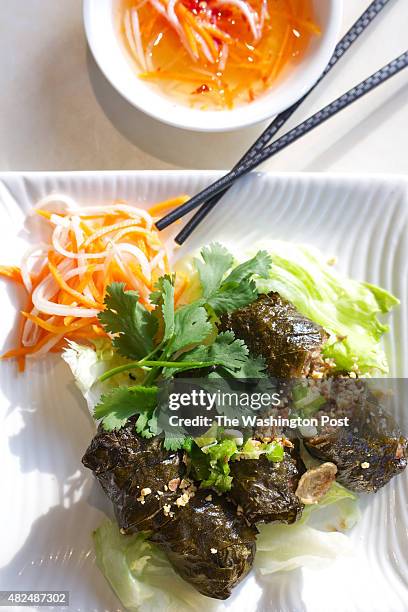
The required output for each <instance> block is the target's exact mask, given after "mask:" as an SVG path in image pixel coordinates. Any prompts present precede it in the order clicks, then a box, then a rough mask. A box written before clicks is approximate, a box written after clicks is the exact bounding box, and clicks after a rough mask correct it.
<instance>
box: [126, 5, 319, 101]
mask: <svg viewBox="0 0 408 612" xmlns="http://www.w3.org/2000/svg"><path fill="white" fill-rule="evenodd" d="M119 29H120V36H121V38H122V40H123V43H124V45H125V47H126V50H127V53H128V54H129V55H130V57H131V59H132V61H133V62H134V64H135V76H138V77H139V78H141V79H144V80H146V81H150V82H151V83H152V84H154V85H155V86H156V87H158V88H159V90H160V91H161V92H162V93H163V94H165V95H167V96H171V97H173V98H174V99H175V100H177V102H178V103H182V104H185V105H186V106H189V107H195V108H199V109H202V110H223V109H231V108H234V107H235V106H239V105H243V104H248V103H251V102H253V101H254V100H255V99H256V98H257V97H259V96H260V95H262V94H263V93H264V92H266V91H267V90H269V89H270V88H271V87H272V86H273V85H274V84H275V83H276V82H277V81H278V80H279V79H280V78H282V75H284V74H285V73H287V71H288V70H290V69H291V68H292V67H293V66H294V65H296V63H298V62H299V61H300V60H301V59H302V57H303V56H304V55H305V53H306V52H307V49H308V46H309V43H310V41H311V39H312V38H313V37H314V36H319V34H320V29H319V27H318V24H317V23H316V19H315V14H314V9H313V1H312V0H250V1H246V0H119Z"/></svg>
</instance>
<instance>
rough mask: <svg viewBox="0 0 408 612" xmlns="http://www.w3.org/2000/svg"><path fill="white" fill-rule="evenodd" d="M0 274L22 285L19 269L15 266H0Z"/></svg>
mask: <svg viewBox="0 0 408 612" xmlns="http://www.w3.org/2000/svg"><path fill="white" fill-rule="evenodd" d="M0 276H4V278H7V279H9V280H12V281H14V282H16V283H20V284H21V285H23V284H24V283H23V278H22V276H21V270H20V268H18V267H17V266H0Z"/></svg>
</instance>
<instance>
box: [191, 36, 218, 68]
mask: <svg viewBox="0 0 408 612" xmlns="http://www.w3.org/2000/svg"><path fill="white" fill-rule="evenodd" d="M193 34H194V38H195V39H196V41H197V42H198V44H199V45H200V47H201V49H202V50H203V53H204V55H205V57H206V59H207V60H208V61H209V62H210V64H213V63H214V58H213V56H212V55H211V52H210V50H209V48H208V46H207V43H206V42H205V40H204V38H203V37H202V36H200V34H198V32H195V31H194V32H193Z"/></svg>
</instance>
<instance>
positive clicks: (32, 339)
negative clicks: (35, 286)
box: [21, 308, 40, 346]
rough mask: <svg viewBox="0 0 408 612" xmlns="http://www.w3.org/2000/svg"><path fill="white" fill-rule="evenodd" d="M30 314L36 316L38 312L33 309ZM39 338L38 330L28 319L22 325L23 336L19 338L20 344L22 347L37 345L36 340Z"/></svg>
mask: <svg viewBox="0 0 408 612" xmlns="http://www.w3.org/2000/svg"><path fill="white" fill-rule="evenodd" d="M30 314H32V315H34V316H37V315H38V314H39V313H38V310H37V308H33V309H32V310H31V312H30ZM39 336H40V328H39V327H38V325H36V324H35V323H34V322H33V321H30V319H27V320H26V322H25V323H24V328H23V335H22V337H21V342H22V344H23V346H34V344H36V343H37V340H38V338H39Z"/></svg>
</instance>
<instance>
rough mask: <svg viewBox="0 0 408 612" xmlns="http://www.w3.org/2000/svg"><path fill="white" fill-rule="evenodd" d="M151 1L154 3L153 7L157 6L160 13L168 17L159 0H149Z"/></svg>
mask: <svg viewBox="0 0 408 612" xmlns="http://www.w3.org/2000/svg"><path fill="white" fill-rule="evenodd" d="M149 2H150V4H151V5H152V7H153V8H155V9H156V11H157V12H158V13H160V15H163V17H166V10H165V8H164V6H163V5H162V3H161V2H160V1H159V0H149Z"/></svg>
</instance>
